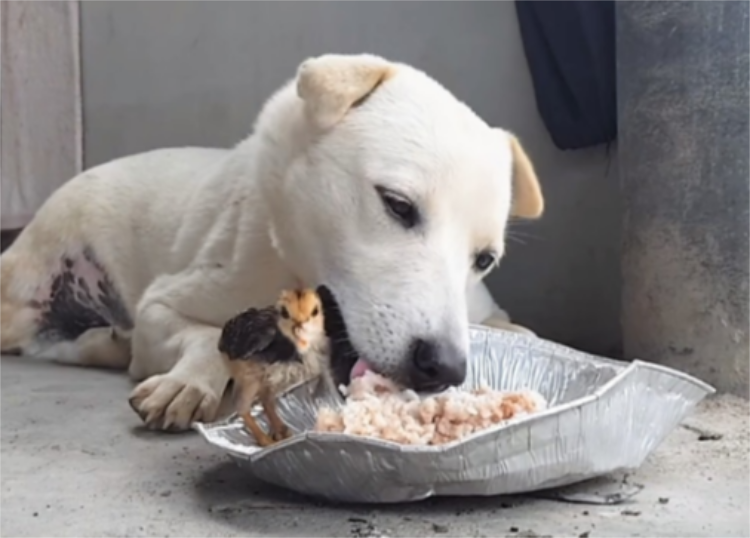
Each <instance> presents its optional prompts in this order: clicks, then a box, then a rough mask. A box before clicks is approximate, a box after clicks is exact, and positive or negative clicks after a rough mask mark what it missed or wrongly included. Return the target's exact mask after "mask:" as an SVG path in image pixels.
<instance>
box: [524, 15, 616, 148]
mask: <svg viewBox="0 0 750 538" xmlns="http://www.w3.org/2000/svg"><path fill="white" fill-rule="evenodd" d="M515 4H516V14H517V16H518V23H519V26H520V29H521V39H522V42H523V48H524V52H525V54H526V61H527V62H528V64H529V69H530V71H531V78H532V80H533V83H534V93H535V96H536V104H537V108H538V110H539V113H540V115H541V117H542V120H543V121H544V124H545V125H546V127H547V130H548V131H549V133H550V135H551V137H552V140H553V142H554V143H555V145H556V146H557V147H558V148H560V149H563V150H567V149H580V148H585V147H590V146H595V145H599V144H604V143H609V142H612V141H614V140H615V138H616V137H617V93H616V74H615V5H614V2H613V1H608V0H595V1H567V0H558V1H529V0H516V2H515Z"/></svg>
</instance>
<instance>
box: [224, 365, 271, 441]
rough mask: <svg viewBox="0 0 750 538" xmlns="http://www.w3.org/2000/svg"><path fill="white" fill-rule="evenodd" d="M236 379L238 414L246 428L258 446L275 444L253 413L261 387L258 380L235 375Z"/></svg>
mask: <svg viewBox="0 0 750 538" xmlns="http://www.w3.org/2000/svg"><path fill="white" fill-rule="evenodd" d="M233 377H234V390H235V391H236V392H235V403H236V405H237V414H238V415H239V416H240V418H241V419H242V422H244V423H245V427H246V428H247V429H248V430H249V431H250V434H251V435H252V436H253V437H255V441H256V442H257V443H258V446H261V447H265V446H268V445H272V444H273V442H274V441H273V439H271V437H270V436H269V435H268V434H267V433H266V432H264V431H263V428H261V427H260V425H259V424H258V422H257V421H256V420H255V417H254V416H253V415H252V413H251V409H252V405H253V404H254V403H255V401H256V399H257V397H258V393H259V392H260V387H259V384H258V382H257V380H255V379H253V378H254V377H255V376H252V375H250V376H243V375H235V376H233Z"/></svg>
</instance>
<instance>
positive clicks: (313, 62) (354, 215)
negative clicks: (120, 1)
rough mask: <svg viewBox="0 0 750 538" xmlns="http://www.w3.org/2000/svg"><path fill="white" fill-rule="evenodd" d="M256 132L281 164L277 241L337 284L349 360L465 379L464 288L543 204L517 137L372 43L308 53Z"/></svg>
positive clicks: (293, 260) (293, 263) (396, 372)
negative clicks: (354, 50) (510, 229)
mask: <svg viewBox="0 0 750 538" xmlns="http://www.w3.org/2000/svg"><path fill="white" fill-rule="evenodd" d="M256 131H257V133H258V140H259V142H258V144H260V145H259V146H258V155H260V156H261V158H260V159H259V160H260V161H262V164H261V165H260V166H261V168H262V170H261V174H262V175H265V176H267V175H271V176H276V177H274V178H273V180H272V181H270V182H269V184H267V185H265V188H267V189H268V192H267V196H266V198H267V202H268V204H269V205H270V209H271V212H272V214H273V217H272V231H271V233H272V236H273V239H274V241H275V244H276V246H277V248H278V250H279V252H280V253H281V255H282V257H283V258H284V259H285V261H286V262H287V264H288V265H289V268H290V269H291V270H292V271H293V272H296V274H297V275H298V276H299V277H300V278H302V279H304V280H305V281H307V282H308V283H310V284H318V283H323V284H325V285H326V286H327V287H328V288H329V289H330V290H331V291H332V292H333V296H334V297H335V302H336V303H337V305H338V308H339V309H340V311H341V313H342V315H343V321H345V323H346V327H347V329H348V331H347V332H348V340H349V342H347V346H348V343H351V345H352V347H351V348H350V349H351V350H353V351H352V353H351V354H349V355H350V356H348V357H346V359H347V367H348V368H352V367H353V373H355V374H356V373H360V372H361V371H362V369H363V366H365V365H366V366H368V367H369V368H371V369H373V370H375V371H378V372H380V373H382V374H384V375H387V376H389V377H391V378H393V379H395V380H397V381H400V382H402V383H404V384H406V385H408V386H411V387H413V388H416V389H418V390H419V389H423V390H429V389H437V388H439V387H442V386H446V385H456V384H460V383H461V382H463V380H464V377H465V374H466V358H467V354H468V340H469V338H468V318H467V298H466V291H467V289H468V288H469V287H470V286H473V285H476V284H477V283H478V282H479V281H480V280H481V279H482V278H483V277H484V276H485V275H486V274H487V273H488V272H489V271H490V270H491V269H492V268H493V267H494V266H495V265H496V264H497V263H498V261H499V260H500V258H501V257H502V256H503V253H504V251H505V234H506V226H507V223H508V220H509V218H510V217H512V216H515V217H521V218H536V217H538V216H539V215H541V213H542V210H543V199H542V195H541V191H540V187H539V183H538V181H537V178H536V175H535V174H534V170H533V167H532V165H531V163H530V161H529V159H528V158H527V156H526V154H525V153H524V151H523V149H522V147H521V145H520V144H519V142H518V140H517V139H516V138H515V137H514V136H512V135H511V134H509V133H507V132H505V131H503V130H501V129H497V128H491V127H489V126H488V125H487V124H486V123H485V122H484V121H482V120H481V119H480V118H479V117H478V116H477V115H476V114H474V113H473V112H472V110H470V109H469V108H468V107H467V106H466V105H465V104H463V103H462V102H460V101H458V100H457V99H456V98H455V97H454V96H453V95H452V94H451V93H450V92H448V91H447V90H446V89H445V88H443V87H442V86H441V85H440V84H438V83H437V82H436V81H435V80H433V79H431V78H430V77H428V76H427V75H426V74H424V73H423V72H421V71H418V70H416V69H414V68H412V67H409V66H407V65H403V64H396V63H391V62H388V61H386V60H384V59H382V58H379V57H376V56H370V55H360V56H339V55H325V56H321V57H318V58H314V59H310V60H307V61H305V62H304V63H303V64H302V65H301V66H300V68H299V71H298V74H297V77H296V79H295V81H294V82H292V83H291V84H290V86H289V87H287V88H286V89H283V90H281V92H280V93H279V94H277V95H276V96H275V97H274V98H272V99H271V101H270V102H269V104H268V105H267V106H266V109H265V111H264V112H263V113H262V114H261V116H260V118H259V122H258V125H257V128H256ZM324 301H325V302H326V303H327V305H326V306H327V307H328V310H330V309H331V307H332V304H333V302H334V300H333V298H329V299H328V300H326V297H325V296H324ZM337 338H344V336H343V331H342V334H339V335H336V336H335V339H337ZM354 350H356V353H357V354H358V357H357V356H355V355H354ZM357 358H359V359H363V360H364V362H363V360H360V361H357ZM340 359H341V357H339V360H340ZM334 360H336V358H334ZM355 362H356V366H355Z"/></svg>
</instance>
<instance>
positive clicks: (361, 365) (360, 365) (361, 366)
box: [349, 359, 370, 379]
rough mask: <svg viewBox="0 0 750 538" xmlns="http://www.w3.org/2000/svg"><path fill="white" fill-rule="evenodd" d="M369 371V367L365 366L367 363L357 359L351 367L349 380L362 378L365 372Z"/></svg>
mask: <svg viewBox="0 0 750 538" xmlns="http://www.w3.org/2000/svg"><path fill="white" fill-rule="evenodd" d="M369 369H370V365H369V364H367V361H365V360H364V359H359V360H358V361H357V362H355V363H354V366H353V367H352V372H351V374H349V377H350V379H354V378H357V377H362V376H363V375H365V372H367V371H368V370H369Z"/></svg>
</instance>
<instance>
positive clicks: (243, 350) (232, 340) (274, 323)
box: [219, 306, 300, 363]
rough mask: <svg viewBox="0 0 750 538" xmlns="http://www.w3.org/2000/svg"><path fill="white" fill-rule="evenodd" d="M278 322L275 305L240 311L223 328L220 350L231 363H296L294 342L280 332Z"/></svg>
mask: <svg viewBox="0 0 750 538" xmlns="http://www.w3.org/2000/svg"><path fill="white" fill-rule="evenodd" d="M279 320H280V314H279V311H278V309H277V308H276V307H274V306H269V307H267V308H263V309H257V308H250V309H248V310H246V311H244V312H242V313H241V314H239V315H237V316H235V317H233V318H232V319H230V320H229V321H228V322H227V323H226V324H225V325H224V327H223V328H222V331H221V338H220V339H219V351H220V352H221V353H222V354H223V355H225V356H226V357H227V358H228V359H229V360H230V361H248V360H256V361H257V360H260V361H264V362H269V363H274V362H278V361H284V360H297V361H299V360H300V357H299V356H298V354H297V350H296V349H295V345H294V342H293V341H291V340H290V339H289V338H288V337H287V336H286V335H285V334H284V333H283V332H282V331H281V329H280V327H279Z"/></svg>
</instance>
